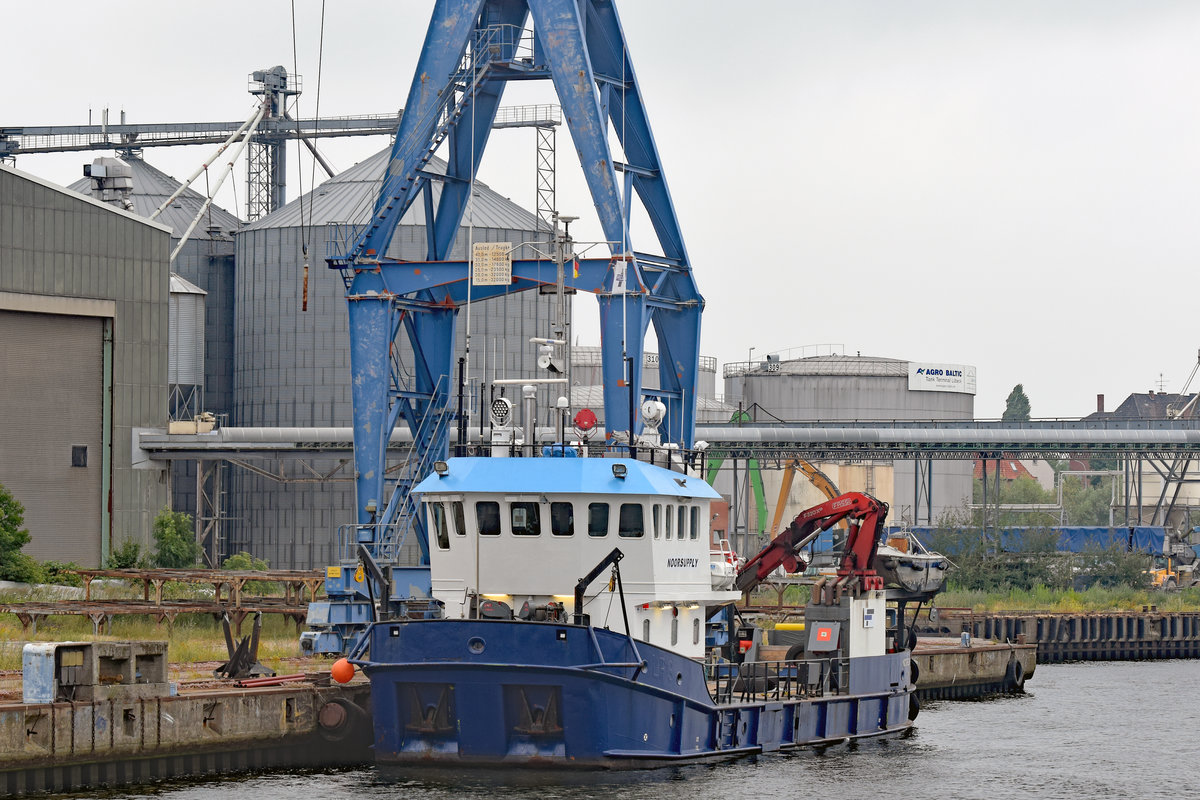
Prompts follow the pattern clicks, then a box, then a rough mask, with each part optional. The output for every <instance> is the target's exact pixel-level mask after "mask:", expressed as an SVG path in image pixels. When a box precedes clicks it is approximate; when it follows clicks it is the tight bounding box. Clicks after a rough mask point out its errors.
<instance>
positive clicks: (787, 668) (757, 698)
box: [706, 656, 847, 703]
mask: <svg viewBox="0 0 1200 800" xmlns="http://www.w3.org/2000/svg"><path fill="white" fill-rule="evenodd" d="M706 669H707V674H708V678H709V690H710V691H711V692H712V696H713V699H714V700H716V702H718V703H752V702H765V701H770V700H795V699H802V698H806V697H825V696H827V695H838V694H845V693H846V689H847V681H846V677H847V675H846V669H845V664H844V663H843V661H842V659H841V658H839V657H837V656H834V657H831V658H810V659H796V660H792V661H746V662H743V663H742V664H729V663H727V662H726V663H709V664H708V665H706Z"/></svg>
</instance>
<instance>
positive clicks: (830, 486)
mask: <svg viewBox="0 0 1200 800" xmlns="http://www.w3.org/2000/svg"><path fill="white" fill-rule="evenodd" d="M797 472H799V473H800V474H801V475H803V476H804V477H806V478H808V480H809V482H810V483H812V485H813V486H815V487H817V489H818V490H819V491H820V492H821V494H823V495H825V499H826V500H832V499H833V498H835V497H837V496H838V495H839V494H841V492H839V491H838V488H837V485H836V484H835V483H834V482H833V481H831V480H830V479H829V476H828V475H826V474H825V473H824V472H821V470H819V469H817V468H816V467H814V466H813V465H812V464H810V463H808V462H807V461H805V460H804V459H802V458H793V459H788V461H787V463H785V464H784V465H783V483H782V484H781V485H780V487H779V500H778V501H777V502H776V503H775V516H774V518H772V520H771V538H772V539H774V538H775V536H776V535H777V534H778V533H779V524H780V523H781V522H783V510H784V507H785V506H786V505H787V501H788V498H789V497H791V494H792V479H793V478H795V477H796V473H797ZM838 526H839V527H842V528H844V527H846V521H845V520H842V521H841V522H839V523H838Z"/></svg>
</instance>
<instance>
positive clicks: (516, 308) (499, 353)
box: [225, 151, 555, 568]
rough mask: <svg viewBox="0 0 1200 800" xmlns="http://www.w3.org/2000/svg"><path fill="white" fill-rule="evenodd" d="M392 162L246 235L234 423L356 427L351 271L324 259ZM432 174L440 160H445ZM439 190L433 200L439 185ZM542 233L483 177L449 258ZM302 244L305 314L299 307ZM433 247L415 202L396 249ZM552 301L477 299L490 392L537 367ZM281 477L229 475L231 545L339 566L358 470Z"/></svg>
mask: <svg viewBox="0 0 1200 800" xmlns="http://www.w3.org/2000/svg"><path fill="white" fill-rule="evenodd" d="M387 160H388V152H387V151H382V152H380V153H378V154H376V155H374V156H372V157H371V158H368V159H366V160H364V161H362V162H360V163H359V164H357V165H355V166H353V167H351V168H350V169H348V170H346V171H345V172H343V173H341V174H339V175H337V176H335V177H333V178H331V179H329V180H328V181H326V182H325V183H323V184H321V185H320V186H318V187H316V189H315V190H313V191H312V192H309V193H308V194H306V195H304V196H303V197H300V198H297V199H295V200H293V201H292V202H291V203H288V204H287V205H286V206H284V207H282V208H280V209H278V210H277V211H275V212H274V213H272V214H270V215H268V216H266V217H263V218H262V219H259V220H257V221H255V222H254V223H252V224H249V225H247V226H246V227H245V228H244V229H243V230H242V232H241V233H239V235H238V237H237V279H236V290H235V308H236V324H235V340H236V342H237V353H236V356H235V359H234V360H235V368H234V385H235V395H236V402H235V404H234V409H233V415H232V421H231V424H233V425H237V426H251V427H260V426H267V427H349V426H350V425H351V394H350V386H349V374H350V348H349V334H348V331H347V328H348V322H347V311H346V300H345V287H344V285H343V283H342V279H341V276H340V274H339V273H338V272H336V271H334V270H330V269H328V268H327V267H326V264H325V257H326V254H327V252H328V248H329V245H328V243H327V241H326V240H327V231H328V230H329V229H330V227H331V226H333V225H347V224H349V225H355V224H362V223H363V221H364V220H365V219H367V218H368V216H369V212H370V209H371V208H372V205H373V203H374V200H375V197H376V195H377V193H378V190H379V184H380V179H381V176H382V173H383V170H384V167H385V165H386V163H387ZM430 169H432V170H435V171H436V170H440V169H442V167H441V166H440V165H439V162H437V161H436V160H435V161H434V162H431V165H430ZM434 186H435V198H434V203H435V205H436V203H437V197H436V194H437V193H438V192H439V189H437V188H436V187H437V184H436V183H435V184H434ZM468 225H470V226H471V230H470V231H468ZM536 230H537V220H536V217H535V216H534V215H533V214H532V213H530V212H529V211H526V210H525V209H523V208H521V207H520V206H518V205H516V204H515V203H513V202H511V201H509V200H508V199H506V198H504V197H502V196H500V195H498V194H497V193H496V192H494V191H492V190H491V189H489V188H488V187H487V186H484V185H482V184H477V189H476V193H475V196H474V199H473V200H472V203H471V206H470V210H469V211H468V217H467V218H464V220H463V228H462V229H461V231H460V233H459V236H458V240H457V242H456V243H455V246H454V249H453V251H452V253H451V256H450V257H451V258H453V259H462V258H465V255H466V252H467V245H468V239H469V237H471V236H473V237H474V241H477V242H478V241H493V242H501V241H503V242H512V243H513V244H514V245H517V244H521V243H528V242H531V241H533V240H534V239H535V238H536V233H535V232H536ZM305 243H307V245H308V252H309V255H308V264H309V270H308V304H307V308H308V310H307V311H303V310H302V306H303V296H302V295H303V283H304V260H305V259H304V254H303V247H304V244H305ZM425 248H426V240H425V228H424V209H423V206H422V204H421V203H416V204H414V206H413V208H412V209H410V211H409V212H408V214H407V215H406V216H405V218H404V220H403V222H402V224H401V225H400V226H399V227H398V229H397V231H396V235H395V237H394V238H393V240H392V244H391V249H390V250H389V252H388V255H389V256H392V257H397V258H403V259H412V260H423V259H424V258H425V254H426V251H425ZM536 257H537V256H536V254H535V253H534V251H533V249H532V248H531V247H529V246H523V247H521V248H519V249H518V250H517V251H515V252H514V253H513V258H536ZM546 269H547V279H548V280H550V279H552V276H553V275H554V271H555V268H554V265H553V264H552V263H550V262H546ZM552 301H553V298H552V297H549V296H539V295H538V293H537V292H521V293H518V294H514V295H511V296H507V297H500V298H496V299H494V300H489V301H487V302H485V303H477V304H475V305H474V306H473V307H471V310H470V323H469V324H470V329H471V370H470V377H471V381H470V383H471V387H472V390H473V391H482V389H481V388H480V387H481V384H483V383H487V382H490V381H492V380H494V379H496V378H514V377H535V376H538V374H539V373H538V370H537V368H536V365H535V363H534V362H535V358H534V357H535V355H536V351H535V349H534V348H533V346H531V345H530V344H529V341H528V340H529V338H530V337H533V336H548V335H549V332H550V320H551V317H552V310H553V305H552ZM467 327H468V310H467V309H466V308H464V309H462V310H461V311H460V312H459V318H458V326H457V328H458V333H457V336H458V343H457V353H458V354H459V355H461V354H462V352H463V350H464V344H465V336H466V332H467ZM401 340H403V342H402V345H401V348H400V353H399V357H400V359H401V360H402V362H404V363H409V364H411V352H410V351H409V347H408V344H407V340H404V339H403V337H401ZM543 376H544V374H543ZM510 391H511V387H510ZM543 407H545V405H544V404H543ZM288 470H292V471H291V472H289V471H288ZM275 474H276V475H278V476H279V477H278V478H277V479H273V478H268V477H265V476H264V475H260V474H254V473H249V472H244V471H240V470H234V471H233V472H232V473H231V475H230V486H231V492H230V494H229V496H230V499H231V502H232V504H233V505H234V508H233V509H232V510H231V512H230V520H229V524H228V528H227V530H228V543H227V546H226V548H225V549H226V551H227V552H234V551H238V550H247V551H249V552H252V553H253V554H254V555H256V556H258V557H262V558H266V559H267V560H269V561H270V563H271V565H272V566H276V567H281V568H287V567H293V568H306V567H310V566H321V565H323V564H326V563H331V562H330V559H331V558H332V552H331V545H332V543H333V541H334V533H335V530H336V527H337V526H338V525H340V524H343V523H348V522H351V521H352V519H353V491H354V488H353V482H352V479H353V466H352V465H351V464H349V463H347V462H346V461H343V460H339V459H337V458H330V457H320V456H318V457H314V458H311V459H307V460H306V461H305V462H304V463H303V464H296V463H295V462H293V463H292V464H290V465H287V464H284V465H282V467H281V469H280V471H278V472H276V473H275Z"/></svg>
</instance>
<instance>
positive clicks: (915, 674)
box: [909, 658, 921, 686]
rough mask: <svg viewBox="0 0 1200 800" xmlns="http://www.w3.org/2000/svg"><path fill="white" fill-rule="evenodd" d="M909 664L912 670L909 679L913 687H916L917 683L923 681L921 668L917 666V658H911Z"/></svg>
mask: <svg viewBox="0 0 1200 800" xmlns="http://www.w3.org/2000/svg"><path fill="white" fill-rule="evenodd" d="M909 664H910V665H911V668H910V669H909V679H910V681H911V682H912V685H913V686H916V685H917V681H919V680H920V679H921V668H920V667H919V666H917V660H916V659H915V658H910V659H909Z"/></svg>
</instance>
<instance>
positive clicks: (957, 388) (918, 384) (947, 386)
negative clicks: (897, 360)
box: [908, 361, 975, 394]
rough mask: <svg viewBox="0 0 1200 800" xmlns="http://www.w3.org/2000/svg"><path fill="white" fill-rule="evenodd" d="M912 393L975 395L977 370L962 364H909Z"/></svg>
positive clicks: (909, 382) (909, 381)
mask: <svg viewBox="0 0 1200 800" xmlns="http://www.w3.org/2000/svg"><path fill="white" fill-rule="evenodd" d="M908 389H909V391H911V392H962V393H963V394H975V368H974V367H967V366H964V365H962V364H938V363H933V364H917V363H915V362H911V361H910V362H909V364H908Z"/></svg>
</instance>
